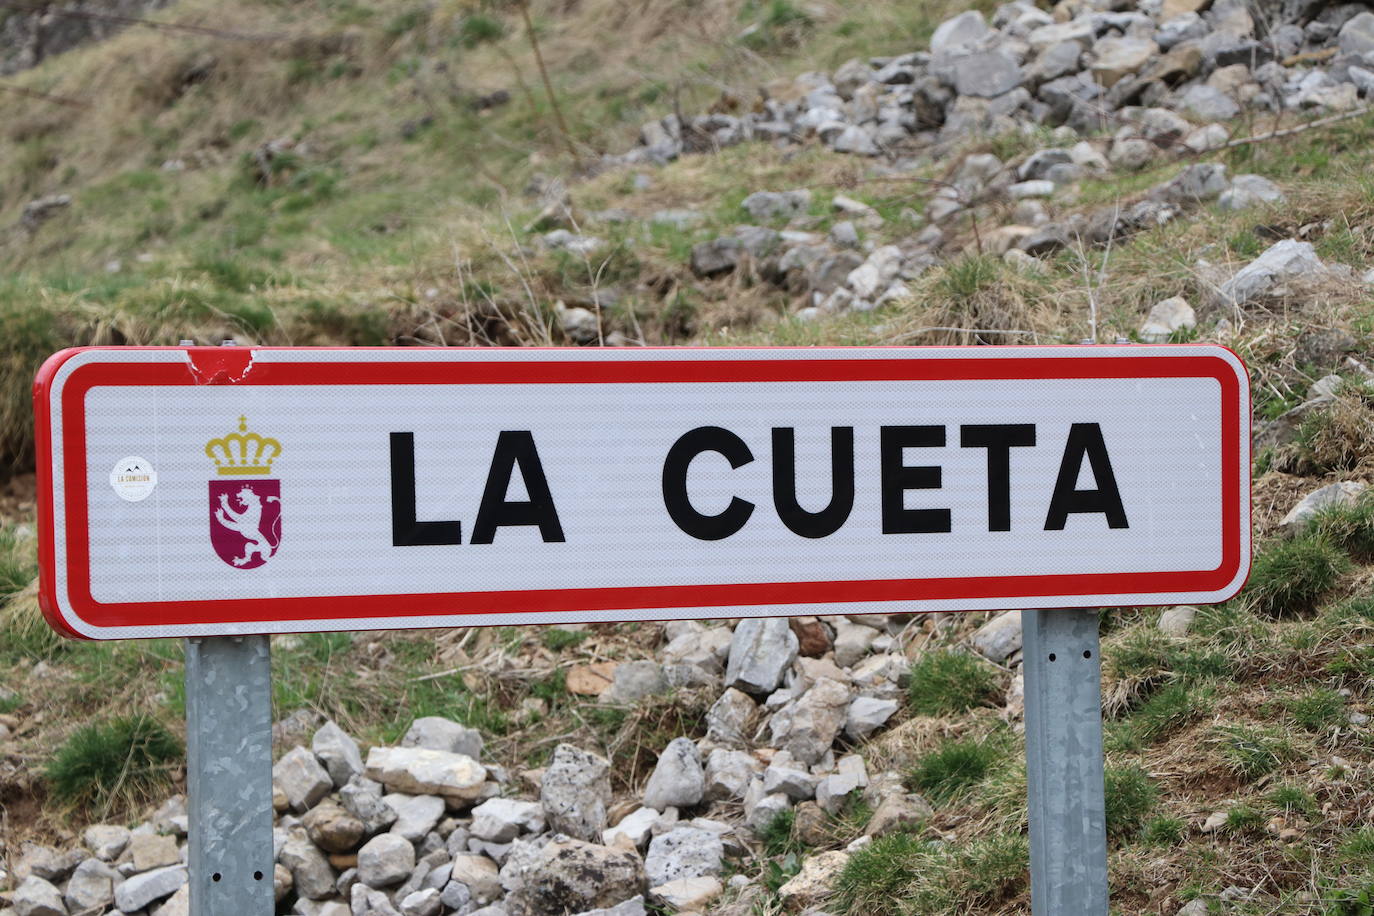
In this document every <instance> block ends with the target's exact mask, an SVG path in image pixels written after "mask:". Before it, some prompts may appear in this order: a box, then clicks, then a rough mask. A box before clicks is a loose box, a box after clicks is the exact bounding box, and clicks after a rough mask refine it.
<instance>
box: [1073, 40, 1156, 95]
mask: <svg viewBox="0 0 1374 916" xmlns="http://www.w3.org/2000/svg"><path fill="white" fill-rule="evenodd" d="M1158 54H1159V45H1157V44H1155V43H1154V42H1153V41H1150V40H1149V39H1145V38H1103V39H1100V40H1099V41H1098V42H1097V43H1096V44H1095V45H1093V56H1094V58H1095V59H1094V61H1093V65H1092V67H1091V68H1090V69H1091V70H1092V74H1093V77H1094V78H1095V79H1096V80H1097V82H1099V83H1101V84H1102V85H1103V86H1107V87H1111V86H1114V85H1116V84H1117V83H1118V82H1120V81H1121V80H1122V79H1124V78H1125V77H1127V76H1130V75H1131V74H1133V73H1135V72H1137V71H1138V70H1140V68H1142V67H1144V66H1145V65H1146V64H1148V63H1149V62H1150V61H1151V60H1153V59H1154V58H1155V57H1157V56H1158Z"/></svg>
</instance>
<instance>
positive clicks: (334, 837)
mask: <svg viewBox="0 0 1374 916" xmlns="http://www.w3.org/2000/svg"><path fill="white" fill-rule="evenodd" d="M301 824H302V825H303V826H304V827H305V832H306V834H307V835H308V836H309V837H310V842H312V843H314V844H315V845H316V846H318V847H320V848H321V849H323V850H325V851H327V852H349V851H351V850H353V849H356V848H357V846H358V844H359V843H361V842H362V839H363V836H364V835H366V832H367V827H366V825H365V824H363V822H362V821H361V820H360V819H358V818H356V817H354V816H353V815H351V814H349V813H348V812H347V811H345V810H344V809H343V806H342V805H339V804H336V803H335V802H332V801H329V800H325V801H323V802H321V803H320V804H318V805H316V806H315V807H314V808H312V809H310V810H309V811H307V812H306V814H305V816H304V817H303V818H301Z"/></svg>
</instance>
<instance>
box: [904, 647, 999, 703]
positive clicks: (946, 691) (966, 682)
mask: <svg viewBox="0 0 1374 916" xmlns="http://www.w3.org/2000/svg"><path fill="white" fill-rule="evenodd" d="M996 694H997V679H996V676H995V674H994V673H993V670H992V669H991V668H990V667H988V666H987V665H986V664H984V663H983V662H980V661H979V660H978V659H976V658H974V657H973V656H972V655H970V654H968V653H966V652H956V651H952V650H948V649H940V650H936V651H933V652H928V653H926V654H925V655H923V656H922V657H921V658H920V659H918V660H917V661H916V662H915V663H914V664H913V665H912V666H911V682H910V686H909V688H908V690H907V696H908V704H909V705H910V707H911V711H912V712H914V713H916V714H917V715H922V716H945V715H953V714H956V713H961V712H966V711H968V710H970V709H973V708H974V707H976V706H986V705H988V704H989V703H990V702H991V701H992V700H993V698H994V697H995V696H996Z"/></svg>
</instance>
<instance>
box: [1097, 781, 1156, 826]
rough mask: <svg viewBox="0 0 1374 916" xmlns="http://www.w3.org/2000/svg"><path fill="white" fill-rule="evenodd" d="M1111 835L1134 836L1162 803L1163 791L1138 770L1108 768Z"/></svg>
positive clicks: (1108, 823)
mask: <svg viewBox="0 0 1374 916" xmlns="http://www.w3.org/2000/svg"><path fill="white" fill-rule="evenodd" d="M1106 801H1107V835H1108V836H1113V837H1124V836H1130V835H1132V834H1134V833H1137V832H1139V831H1140V828H1141V826H1142V825H1143V824H1144V823H1145V819H1146V818H1147V817H1148V816H1149V814H1150V812H1151V811H1153V810H1154V807H1155V805H1156V803H1157V802H1158V801H1159V790H1158V789H1156V788H1155V784H1154V783H1153V782H1151V781H1150V777H1149V776H1148V775H1146V773H1145V771H1144V770H1142V769H1141V768H1140V767H1137V766H1124V767H1107V772H1106Z"/></svg>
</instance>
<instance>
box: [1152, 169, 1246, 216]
mask: <svg viewBox="0 0 1374 916" xmlns="http://www.w3.org/2000/svg"><path fill="white" fill-rule="evenodd" d="M1229 186H1230V181H1229V179H1228V178H1227V175H1226V166H1224V165H1221V164H1220V163H1215V162H1199V163H1196V164H1194V165H1190V166H1186V167H1185V168H1184V169H1183V170H1182V171H1180V172H1179V173H1178V174H1177V175H1175V176H1174V177H1173V178H1171V179H1170V180H1169V181H1166V182H1164V183H1163V184H1160V185H1158V186H1156V187H1154V188H1152V189H1151V190H1150V199H1151V200H1156V201H1163V202H1165V203H1171V204H1179V205H1181V206H1189V205H1195V204H1197V203H1199V202H1201V201H1206V200H1211V199H1213V198H1215V197H1216V196H1217V195H1218V194H1220V193H1221V192H1222V191H1224V190H1226V189H1227V188H1228V187H1229Z"/></svg>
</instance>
